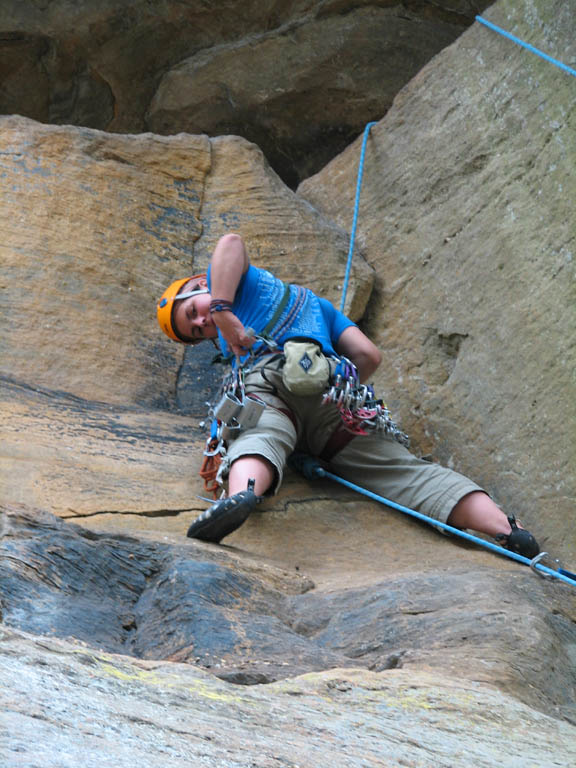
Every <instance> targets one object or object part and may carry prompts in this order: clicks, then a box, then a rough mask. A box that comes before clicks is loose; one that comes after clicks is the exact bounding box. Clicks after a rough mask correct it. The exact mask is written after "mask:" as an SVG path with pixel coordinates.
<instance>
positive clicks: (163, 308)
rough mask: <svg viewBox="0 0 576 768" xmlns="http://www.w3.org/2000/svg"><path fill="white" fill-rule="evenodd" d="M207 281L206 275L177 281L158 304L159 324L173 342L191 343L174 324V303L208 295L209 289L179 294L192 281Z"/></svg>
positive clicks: (165, 292)
mask: <svg viewBox="0 0 576 768" xmlns="http://www.w3.org/2000/svg"><path fill="white" fill-rule="evenodd" d="M202 279H204V280H205V279H206V273H203V274H201V275H192V277H185V278H183V279H182V280H175V281H174V282H173V283H172V284H171V285H169V286H168V288H166V290H165V291H164V293H163V294H162V296H161V297H160V299H159V300H158V303H157V304H156V317H157V318H158V324H159V325H160V328H162V330H163V331H164V333H165V334H166V336H169V337H170V338H171V339H172V340H173V341H181V342H184V343H186V342H188V343H189V342H190V340H189V339H185V338H183V337H182V336H180V335H179V334H178V331H177V330H176V328H175V326H174V323H173V314H174V313H173V310H174V302H175V301H176V300H178V299H189V298H190V297H191V296H197V295H198V294H200V293H208V289H207V288H196V289H194V290H192V291H186V292H185V293H179V291H181V290H182V288H183V287H184V286H185V285H186V283H189V282H190V280H202Z"/></svg>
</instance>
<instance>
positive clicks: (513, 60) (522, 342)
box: [300, 0, 576, 557]
mask: <svg viewBox="0 0 576 768" xmlns="http://www.w3.org/2000/svg"><path fill="white" fill-rule="evenodd" d="M488 18H489V19H490V20H492V21H493V22H494V23H496V24H498V25H499V26H502V27H504V28H506V29H508V30H509V31H511V32H512V33H514V34H516V35H517V36H518V37H520V38H522V39H524V40H526V41H528V42H530V43H532V44H533V45H535V46H537V47H540V48H541V49H544V50H546V51H547V52H548V53H551V54H552V55H555V56H556V58H559V59H561V60H563V61H565V62H567V63H570V62H572V63H573V61H574V56H576V48H575V43H574V40H575V38H574V34H573V33H574V27H573V20H572V17H571V15H570V12H569V9H568V7H567V6H566V4H564V3H562V2H552V3H549V2H538V1H537V2H530V3H527V2H518V1H512V0H504V2H500V3H498V4H496V5H495V6H494V7H493V8H492V9H491V10H490V12H489V13H488ZM573 88H574V78H573V77H571V76H569V75H567V74H565V73H563V72H562V71H561V70H560V69H558V68H556V67H554V66H553V65H551V64H550V63H547V62H545V61H543V60H542V59H540V58H538V57H536V56H535V55H533V54H531V53H529V52H527V51H525V50H523V49H521V48H520V47H519V46H516V45H514V44H513V43H511V42H510V41H508V40H506V39H505V38H503V37H501V36H499V35H497V34H495V33H494V32H492V31H490V30H488V29H486V28H485V27H484V26H481V25H479V24H478V25H475V26H474V28H472V29H470V30H468V31H467V32H466V33H465V34H464V35H463V36H462V38H461V39H460V40H459V41H458V43H456V44H455V45H453V46H452V47H451V48H448V49H446V50H445V51H443V52H442V54H440V55H439V56H438V57H437V58H436V59H435V60H434V61H433V62H432V63H431V64H429V65H428V66H427V67H426V68H424V69H423V70H422V71H421V72H420V73H419V75H418V76H417V77H416V78H414V80H413V81H412V82H411V83H410V84H409V85H408V86H407V87H406V88H405V89H404V90H403V91H402V92H401V93H400V94H399V95H398V97H397V98H396V100H395V103H394V106H393V107H392V109H391V110H390V111H389V112H388V114H387V116H386V117H385V118H384V119H383V120H382V121H381V122H380V123H379V124H378V126H377V127H375V128H373V129H372V131H371V134H370V139H369V142H368V146H367V153H366V166H365V176H364V183H363V190H362V202H361V213H360V221H359V229H358V245H359V247H360V248H361V250H362V253H363V254H364V255H365V256H366V258H367V259H368V261H369V262H370V264H371V265H372V266H373V267H374V268H375V269H376V271H377V273H378V286H377V291H376V293H375V295H374V298H373V300H372V302H371V305H370V308H369V321H368V322H367V324H366V330H367V332H368V333H369V335H371V336H372V337H373V338H374V339H375V340H376V341H377V343H378V344H379V345H380V347H381V348H382V349H383V350H384V351H385V364H384V365H383V366H381V369H380V371H379V374H378V383H379V384H380V385H381V386H382V387H383V389H384V391H387V392H388V397H389V400H390V402H391V403H392V404H393V405H394V406H397V409H396V408H395V410H398V411H399V413H400V415H401V422H402V424H403V426H404V428H405V429H407V430H408V431H409V432H410V433H411V434H412V435H413V436H414V438H415V446H416V448H417V449H418V450H421V451H422V452H423V453H432V454H434V455H435V456H436V457H438V458H439V459H440V460H441V461H443V462H444V463H446V462H447V463H449V464H452V465H455V466H456V467H457V468H459V469H460V470H461V471H464V473H465V474H468V475H470V476H472V477H475V478H477V480H478V482H480V483H482V484H483V485H484V487H486V488H487V489H488V490H490V492H492V493H493V494H494V495H495V496H496V498H497V499H498V500H499V501H500V502H501V503H502V504H504V505H505V506H506V508H508V509H510V510H513V511H515V512H516V513H517V514H518V515H519V516H520V517H521V518H522V519H523V520H524V521H525V522H526V523H527V524H528V525H529V527H531V528H534V529H535V530H536V531H537V532H538V533H539V534H540V537H541V538H542V539H543V542H544V545H545V548H547V547H548V542H550V546H552V542H554V550H555V551H557V549H556V548H560V549H563V551H564V554H566V555H568V556H571V557H573V556H574V554H575V553H576V540H575V539H574V532H573V526H572V523H571V522H570V521H571V520H572V518H573V507H574V498H575V496H576V473H575V465H574V456H575V455H576V454H575V448H576V446H575V436H576V431H575V429H574V424H575V420H576V412H575V403H576V389H575V383H574V375H573V374H574V369H575V366H576V355H575V348H574V344H573V341H572V340H573V338H574V335H575V332H576V309H575V307H576V304H575V293H574V286H575V282H574V238H575V234H576V224H575V214H574V206H573V205H572V203H571V198H572V197H573V195H572V192H573V189H574V180H573V178H572V176H571V171H570V168H571V162H570V160H569V158H571V159H573V158H574V157H576V143H575V138H574V137H575V135H576V134H575V131H574V110H573V108H572V106H573V102H574V99H573ZM358 152H359V144H358V142H357V143H356V144H355V145H353V146H352V147H351V148H350V149H349V150H347V151H346V152H344V153H343V154H342V155H341V156H340V157H339V158H337V159H336V160H334V161H333V162H332V163H331V164H330V165H329V166H328V167H327V168H326V169H324V170H323V171H322V172H321V173H320V174H318V175H317V176H316V177H314V178H312V179H310V180H308V181H307V182H305V183H304V184H303V185H302V186H301V188H300V194H302V196H303V197H305V198H306V199H307V200H309V201H310V202H312V203H313V204H314V205H315V206H316V207H317V208H318V209H319V210H321V211H323V212H324V213H325V214H326V215H327V216H328V217H330V218H332V219H333V220H334V221H336V222H339V223H341V224H342V225H344V220H345V215H343V213H344V214H346V212H347V211H348V210H350V208H351V207H352V202H353V195H354V191H355V179H356V170H357V164H358Z"/></svg>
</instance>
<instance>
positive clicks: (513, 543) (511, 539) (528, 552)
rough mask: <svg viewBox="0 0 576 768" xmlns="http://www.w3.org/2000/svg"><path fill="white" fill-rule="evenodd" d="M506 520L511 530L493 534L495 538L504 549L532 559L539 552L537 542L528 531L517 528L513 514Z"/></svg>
mask: <svg viewBox="0 0 576 768" xmlns="http://www.w3.org/2000/svg"><path fill="white" fill-rule="evenodd" d="M508 522H509V523H510V527H511V528H512V530H511V531H510V533H499V534H497V535H496V536H494V538H495V540H496V541H497V543H498V544H500V546H501V547H504V549H508V550H510V552H515V553H516V554H517V555H522V556H523V557H528V558H530V560H532V558H533V557H536V555H538V554H540V547H539V546H538V542H537V541H536V539H535V538H534V536H532V534H531V533H530V531H526V530H525V529H524V528H518V525H517V524H516V518H515V517H514V515H510V516H509V517H508Z"/></svg>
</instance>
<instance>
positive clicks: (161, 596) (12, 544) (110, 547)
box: [0, 507, 576, 722]
mask: <svg viewBox="0 0 576 768" xmlns="http://www.w3.org/2000/svg"><path fill="white" fill-rule="evenodd" d="M3 513H4V514H3V518H4V520H3V523H4V524H3V530H2V543H1V547H0V594H1V595H2V613H3V621H4V623H5V624H6V625H7V626H11V627H17V628H19V629H23V630H25V631H28V632H34V633H36V634H39V635H55V636H57V637H66V638H74V639H76V640H81V641H84V642H86V643H88V644H90V645H91V646H93V647H97V648H101V649H103V650H106V651H111V652H115V653H125V654H131V655H134V656H138V657H141V658H145V659H160V660H162V659H164V660H169V661H181V662H188V663H190V664H194V665H197V666H201V667H203V668H206V669H210V670H211V671H212V672H213V673H214V674H216V675H217V676H218V677H222V678H224V679H226V680H229V681H232V682H236V683H252V684H253V683H258V682H262V683H264V682H270V681H274V680H278V679H283V678H287V677H293V676H295V675H297V674H301V673H303V672H308V671H313V670H323V669H330V668H335V667H348V666H360V667H368V668H369V669H372V670H375V671H382V670H386V669H392V668H399V667H404V668H407V669H408V668H409V669H413V670H418V669H420V670H422V669H428V670H430V669H436V670H438V671H439V672H443V673H444V674H452V675H454V676H455V677H459V678H460V679H461V680H464V679H471V680H475V681H479V682H484V683H487V684H492V685H495V686H497V687H499V688H500V689H503V690H506V691H508V692H509V693H513V694H515V695H516V696H518V698H520V699H521V700H524V701H525V702H526V703H529V704H531V705H532V706H535V707H537V708H539V709H542V710H543V711H545V712H547V713H550V714H554V715H559V716H565V717H568V718H570V719H571V720H572V721H573V722H576V674H575V672H574V665H573V661H574V660H573V654H574V649H575V648H576V614H575V615H574V616H572V615H571V611H572V609H571V607H570V601H569V599H568V598H569V594H570V590H569V587H565V588H561V589H558V588H557V587H556V586H552V585H550V586H549V585H546V584H538V585H537V588H535V586H536V585H535V584H534V581H533V576H532V575H531V574H530V573H529V572H526V571H519V570H516V571H515V572H512V573H510V572H508V571H501V572H498V571H494V570H492V571H491V570H490V569H488V568H484V569H478V570H470V569H458V568H453V569H452V570H451V571H450V572H449V573H438V572H437V571H430V572H419V573H418V572H417V573H409V574H405V575H403V576H400V577H398V576H390V577H389V578H388V579H387V580H386V581H379V582H376V583H373V584H370V585H369V586H364V587H359V588H355V589H350V588H345V587H344V585H341V586H340V588H339V589H338V590H337V591H334V592H330V593H329V594H326V593H324V592H323V591H318V590H313V587H314V584H313V582H312V581H310V579H308V578H306V577H304V576H302V575H301V574H300V573H299V572H297V571H291V572H289V571H279V570H278V569H277V568H274V567H270V566H266V565H263V564H257V563H256V562H254V561H252V562H251V561H250V560H249V559H248V560H245V561H244V562H243V560H242V559H241V558H238V557H237V556H234V554H233V553H229V552H227V551H226V550H224V549H223V548H222V547H213V546H207V545H204V544H200V543H198V542H193V541H187V540H186V539H184V538H181V539H180V543H178V544H173V543H169V542H165V543H161V542H159V541H152V540H148V541H146V540H142V539H138V538H136V537H127V536H114V535H107V534H96V533H93V532H89V531H84V530H83V529H82V528H79V527H77V526H74V525H71V524H66V523H64V522H62V521H60V520H58V518H55V517H54V516H52V515H49V514H46V513H41V512H40V511H39V510H34V511H27V510H26V509H25V508H23V507H21V508H17V507H16V508H6V509H4V510H3ZM311 590H313V591H311Z"/></svg>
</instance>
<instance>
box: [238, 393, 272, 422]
mask: <svg viewBox="0 0 576 768" xmlns="http://www.w3.org/2000/svg"><path fill="white" fill-rule="evenodd" d="M265 408H266V403H265V402H264V401H263V400H261V399H260V398H259V397H257V396H256V395H246V398H245V399H244V407H243V408H242V410H241V411H240V417H239V419H238V420H239V422H240V426H241V427H242V429H252V427H255V426H256V425H257V424H258V422H259V421H260V416H262V413H263V411H264V409H265Z"/></svg>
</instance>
